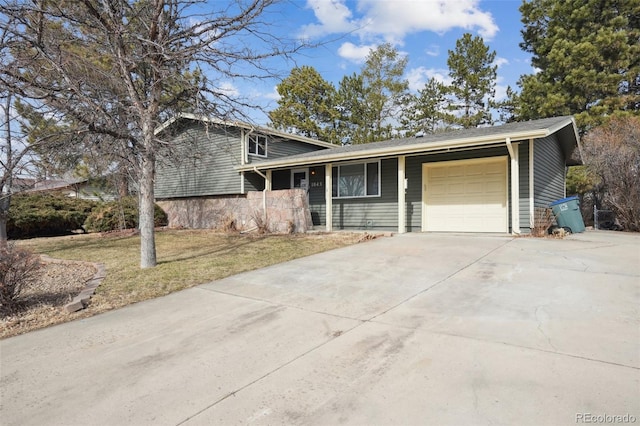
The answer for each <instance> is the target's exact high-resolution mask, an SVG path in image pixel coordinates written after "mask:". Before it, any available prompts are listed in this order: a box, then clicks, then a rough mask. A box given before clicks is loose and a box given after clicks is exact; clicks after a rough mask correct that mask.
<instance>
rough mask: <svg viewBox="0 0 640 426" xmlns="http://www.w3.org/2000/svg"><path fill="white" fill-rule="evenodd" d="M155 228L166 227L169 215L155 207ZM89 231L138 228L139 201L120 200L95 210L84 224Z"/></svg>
mask: <svg viewBox="0 0 640 426" xmlns="http://www.w3.org/2000/svg"><path fill="white" fill-rule="evenodd" d="M153 224H154V226H166V225H167V214H166V213H165V212H164V210H162V209H161V208H160V206H158V205H157V204H156V205H155V211H154V219H153ZM84 227H85V229H86V230H88V231H93V232H107V231H116V230H122V229H129V228H137V227H138V200H137V199H136V198H134V197H124V198H121V199H120V200H116V201H109V202H107V203H103V204H101V205H99V206H98V207H96V208H95V209H93V211H92V212H91V214H89V216H88V217H87V219H86V221H85V222H84Z"/></svg>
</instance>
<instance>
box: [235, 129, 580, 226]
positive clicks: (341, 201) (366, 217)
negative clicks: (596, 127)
mask: <svg viewBox="0 0 640 426" xmlns="http://www.w3.org/2000/svg"><path fill="white" fill-rule="evenodd" d="M578 164H581V154H580V142H579V137H578V132H577V127H576V125H575V121H574V120H573V118H572V117H552V118H545V119H541V120H535V121H527V122H520V123H515V122H514V123H508V124H505V125H502V126H495V127H483V128H474V129H461V130H457V131H451V132H442V133H435V134H430V135H424V136H421V137H417V136H416V137H408V138H403V139H392V140H388V141H382V142H375V143H370V144H362V145H345V146H341V147H336V148H333V149H326V150H321V151H315V152H311V153H306V154H300V155H293V156H290V157H286V158H282V159H278V160H275V161H264V162H260V164H258V165H256V164H248V165H244V166H242V167H238V170H239V171H241V172H245V173H247V172H251V171H256V169H257V170H259V171H260V172H261V173H264V176H265V188H267V190H269V189H271V187H272V185H271V182H272V181H273V182H274V183H275V182H276V181H277V176H278V174H279V173H281V171H282V170H286V171H290V170H297V169H300V168H301V167H309V170H310V172H309V191H308V195H309V208H310V211H311V216H312V217H314V223H315V224H316V225H317V226H324V227H325V229H326V230H327V231H331V230H333V229H367V230H368V229H373V230H397V232H398V233H403V232H412V231H425V232H485V233H489V232H491V233H512V234H520V233H527V232H530V230H532V229H534V228H535V227H536V220H537V218H538V217H541V215H543V214H544V211H541V209H545V208H546V207H547V206H548V205H549V203H550V202H552V201H554V200H556V199H560V198H564V197H565V196H566V193H565V177H566V176H565V174H566V170H567V166H570V165H578ZM370 168H371V170H370ZM343 172H345V173H343ZM346 172H348V173H346ZM349 185H350V186H349ZM342 187H345V188H347V187H353V188H357V189H358V191H355V190H353V191H344V192H343V191H342V190H340V188H342ZM369 187H371V188H373V189H374V190H372V191H369V190H364V188H369Z"/></svg>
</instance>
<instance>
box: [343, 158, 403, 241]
mask: <svg viewBox="0 0 640 426" xmlns="http://www.w3.org/2000/svg"><path fill="white" fill-rule="evenodd" d="M339 164H340V163H335V164H334V166H337V165H339ZM380 169H381V170H380V176H381V181H380V196H379V197H370V198H343V199H340V198H334V199H333V227H334V229H372V230H397V229H398V185H397V181H398V178H397V176H398V160H397V159H395V158H393V159H388V160H381V161H380Z"/></svg>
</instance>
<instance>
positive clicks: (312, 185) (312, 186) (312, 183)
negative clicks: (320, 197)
mask: <svg viewBox="0 0 640 426" xmlns="http://www.w3.org/2000/svg"><path fill="white" fill-rule="evenodd" d="M318 187H322V181H320V182H311V188H318Z"/></svg>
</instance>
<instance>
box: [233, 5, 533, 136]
mask: <svg viewBox="0 0 640 426" xmlns="http://www.w3.org/2000/svg"><path fill="white" fill-rule="evenodd" d="M520 4H521V1H520V0H441V1H436V0H288V1H284V2H283V3H281V4H279V5H276V6H275V7H274V8H273V9H271V10H270V11H269V13H268V14H266V15H265V19H267V20H268V21H269V22H271V24H272V31H273V32H274V33H279V34H283V35H284V36H286V37H289V38H294V37H296V38H299V37H302V38H306V39H308V40H310V41H312V42H317V43H321V47H319V48H315V49H310V50H306V51H305V52H304V53H303V54H302V55H299V56H296V57H295V60H296V62H295V64H294V63H291V62H288V63H285V62H283V63H282V64H278V67H280V68H281V71H282V72H283V75H285V76H286V75H288V71H290V69H291V68H292V67H293V66H295V65H298V66H302V65H310V66H313V67H314V68H315V69H316V70H318V72H319V73H320V74H321V75H322V76H323V77H324V79H326V80H328V81H330V82H332V83H333V84H334V85H335V86H336V87H337V86H338V83H339V81H340V80H341V79H342V77H343V76H344V75H349V74H352V73H353V72H358V71H359V70H360V67H361V66H362V62H363V60H364V58H365V57H366V56H367V54H368V52H369V51H370V49H371V48H372V47H375V46H377V45H379V44H381V43H384V42H390V43H392V44H393V45H394V46H395V47H396V48H397V49H398V51H400V52H402V53H403V54H406V55H407V56H408V58H409V62H408V65H407V68H406V75H405V77H406V78H407V79H408V80H409V83H410V88H411V89H412V90H414V91H415V90H417V89H419V88H422V87H423V86H424V83H425V81H426V79H427V78H428V77H436V78H437V79H440V80H442V81H445V82H446V80H447V72H448V67H447V55H448V50H453V49H454V48H455V43H456V40H457V39H459V38H460V37H461V36H462V35H463V34H464V33H465V32H469V33H471V34H473V35H474V36H475V35H480V36H482V37H483V39H484V41H485V43H486V44H488V45H489V47H490V48H491V49H492V50H495V51H496V54H497V56H496V63H497V65H498V66H499V67H498V81H497V86H496V97H497V98H498V99H500V98H502V97H504V93H505V90H506V87H507V86H508V85H511V87H512V88H514V89H515V88H516V81H517V80H518V78H519V77H520V75H522V74H531V73H532V72H533V69H532V67H531V65H530V55H529V54H528V53H526V52H524V51H522V50H521V49H520V47H519V46H518V44H519V43H520V42H521V40H522V38H521V35H520V30H521V29H522V23H521V20H520V12H519V10H518V8H519V6H520ZM276 84H277V81H265V82H261V83H256V82H250V83H249V82H240V81H238V82H229V90H233V91H237V92H238V93H239V94H242V95H248V96H250V97H251V98H252V99H254V100H259V101H260V103H261V104H263V105H266V106H267V110H270V109H273V108H275V107H276V106H277V103H276V100H277V92H276V90H275V86H276ZM255 119H256V121H257V122H258V123H259V124H266V123H267V121H268V120H267V118H266V117H264V116H256V117H255Z"/></svg>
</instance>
